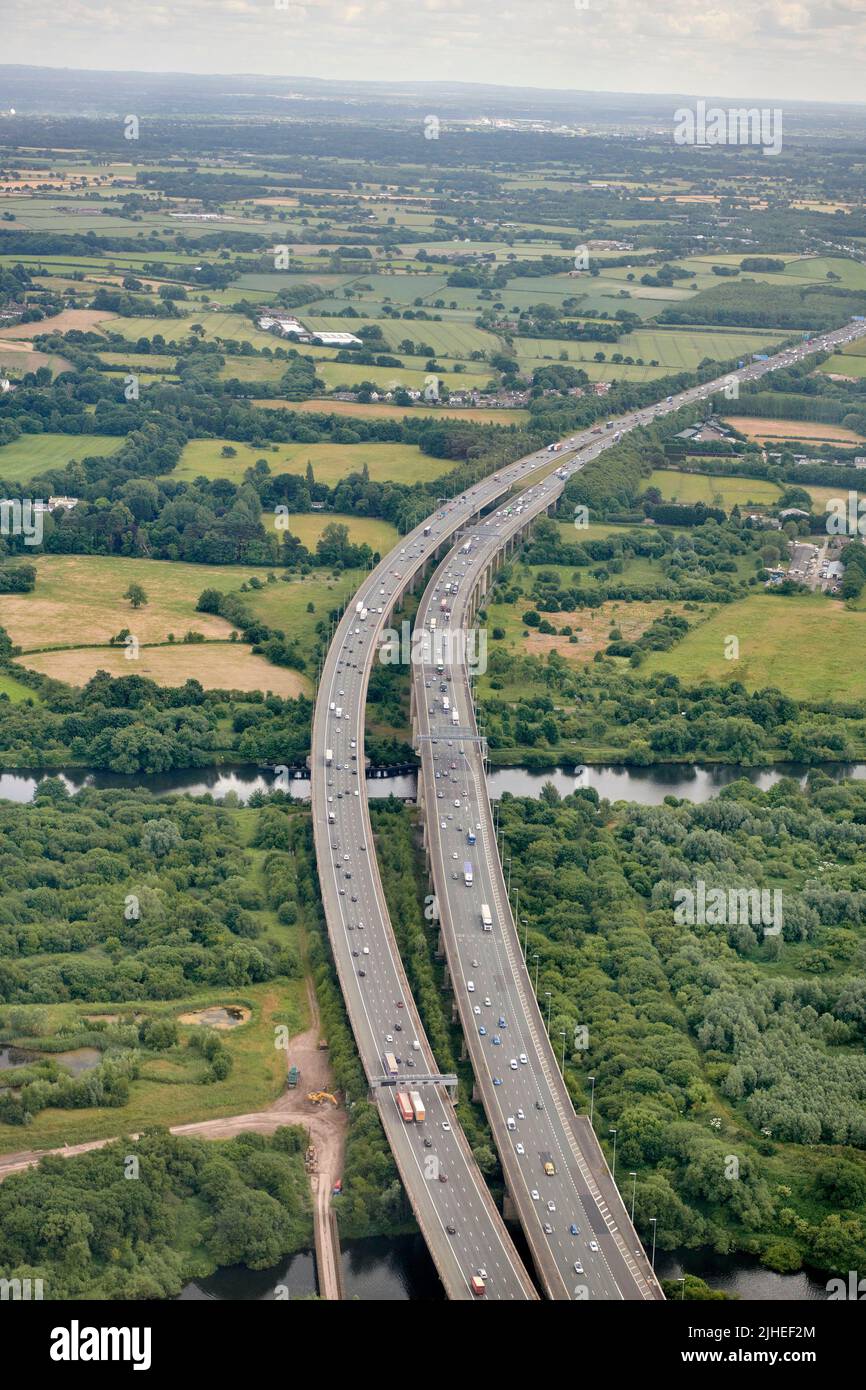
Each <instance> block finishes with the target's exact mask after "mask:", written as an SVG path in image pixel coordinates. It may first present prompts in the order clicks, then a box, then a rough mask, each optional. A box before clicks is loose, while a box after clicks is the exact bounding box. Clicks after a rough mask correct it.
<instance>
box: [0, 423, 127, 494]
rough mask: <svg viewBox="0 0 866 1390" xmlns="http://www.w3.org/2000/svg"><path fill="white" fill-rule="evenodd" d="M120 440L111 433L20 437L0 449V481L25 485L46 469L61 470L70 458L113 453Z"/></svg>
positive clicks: (121, 441)
mask: <svg viewBox="0 0 866 1390" xmlns="http://www.w3.org/2000/svg"><path fill="white" fill-rule="evenodd" d="M122 444H123V439H122V437H121V436H119V435H112V434H22V435H21V436H20V437H19V438H18V439H14V440H13V441H12V443H11V444H4V445H2V446H0V478H4V479H5V480H6V482H20V483H26V482H29V481H30V479H31V478H35V477H37V476H38V475H39V474H40V473H44V472H45V471H46V469H49V468H65V467H66V465H67V463H69V462H70V461H71V460H72V459H83V458H87V457H88V455H91V454H94V455H96V454H99V455H101V456H105V455H106V454H114V453H116V452H117V450H118V449H119V448H120V447H121V446H122Z"/></svg>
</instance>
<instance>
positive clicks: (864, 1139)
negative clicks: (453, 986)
mask: <svg viewBox="0 0 866 1390" xmlns="http://www.w3.org/2000/svg"><path fill="white" fill-rule="evenodd" d="M667 800H668V803H669V804H666V805H664V806H659V807H645V806H635V805H627V804H621V805H619V806H618V807H617V808H616V809H615V810H614V811H611V808H610V807H609V806H607V805H605V804H602V805H599V804H598V799H597V797H596V796H595V795H594V793H592V792H588V791H587V792H578V793H577V794H575V795H572V796H570V797H568V798H567V799H566V800H564V801H561V800H560V798H559V795H558V794H557V793H556V792H555V790H554V789H553V788H552V787H548V788H547V789H546V791H545V793H544V794H543V795H542V798H541V800H540V801H530V800H517V799H514V798H511V797H509V796H506V797H505V798H504V799H503V801H502V805H501V814H500V826H501V827H502V834H503V843H504V846H505V852H506V853H507V854H508V855H509V856H510V858H511V861H512V866H513V879H512V882H513V886H514V887H519V890H520V905H521V916H522V917H523V918H524V919H525V922H526V924H527V925H528V928H529V936H528V942H529V946H528V949H529V956H530V959H532V958H533V957H534V956H535V954H536V953H538V956H539V990H540V991H541V993H542V997H543V994H544V992H545V991H548V990H549V991H551V993H552V1014H551V1033H552V1036H553V1037H554V1038H556V1037H558V1036H559V1033H560V1031H561V1030H562V1029H565V1030H566V1033H567V1036H568V1037H569V1038H571V1037H575V1038H577V1037H578V1036H579V1035H578V1034H575V1028H576V1027H586V1028H587V1029H588V1044H587V1047H586V1048H585V1049H584V1050H580V1051H571V1049H570V1048H569V1049H567V1051H566V1077H567V1081H568V1084H569V1086H570V1088H571V1090H572V1094H573V1096H574V1098H575V1102H576V1104H577V1105H578V1107H579V1108H581V1109H585V1108H586V1107H587V1105H588V1100H589V1094H588V1092H589V1083H588V1081H587V1077H588V1076H589V1075H594V1076H595V1077H596V1087H595V1116H596V1129H597V1131H598V1133H599V1134H600V1135H603V1136H606V1135H607V1130H608V1126H609V1125H615V1126H617V1128H618V1141H617V1144H618V1150H617V1152H618V1158H617V1162H618V1164H622V1165H623V1167H624V1168H634V1169H636V1170H637V1172H638V1183H637V1206H636V1224H637V1228H638V1231H639V1232H641V1233H643V1234H647V1233H648V1232H649V1218H650V1217H652V1216H657V1217H658V1239H659V1242H660V1244H661V1246H662V1248H667V1249H673V1248H676V1247H682V1246H687V1247H688V1246H700V1245H708V1244H709V1245H713V1246H714V1247H715V1248H716V1249H717V1250H720V1251H725V1250H729V1249H733V1248H739V1249H746V1250H750V1251H753V1252H754V1253H756V1254H759V1255H760V1257H761V1259H762V1260H763V1261H764V1262H765V1263H766V1264H768V1265H770V1267H772V1268H774V1269H779V1270H791V1269H796V1268H799V1267H800V1265H801V1263H803V1262H805V1263H807V1264H811V1265H813V1266H816V1267H818V1268H820V1269H833V1270H847V1269H849V1268H851V1269H855V1268H857V1267H858V1264H859V1265H862V1262H863V1259H864V1246H866V1161H864V1154H863V1150H864V1148H866V1120H864V1105H863V1101H864V1099H866V1060H864V1040H866V1012H864V1000H866V994H864V971H866V934H864V921H866V918H864V909H866V892H864V889H866V879H864V874H863V867H862V865H863V844H864V835H866V829H864V824H866V789H864V788H863V787H862V786H861V785H860V784H858V783H856V782H849V783H845V784H843V785H841V786H840V785H835V784H831V783H830V782H829V781H828V779H826V778H825V777H822V776H821V775H813V776H812V778H811V780H810V785H809V787H808V788H807V789H806V790H805V791H801V790H800V789H799V788H798V787H797V785H796V784H795V783H792V782H790V781H783V782H780V783H779V784H778V785H777V786H776V787H775V788H774V789H773V790H772V791H771V792H767V793H761V792H758V791H756V790H755V789H754V788H753V787H751V786H750V785H748V784H746V783H742V782H741V783H736V784H734V785H732V786H730V787H728V788H726V789H725V790H724V791H723V792H722V793H721V794H720V796H719V797H717V798H716V799H715V800H713V801H710V802H706V803H704V804H701V805H692V804H689V803H686V802H682V803H678V802H676V801H675V799H674V798H672V797H671V798H668V799H667ZM698 880H703V881H704V882H705V883H706V884H708V885H711V886H716V887H723V888H728V887H731V886H737V887H748V888H751V887H756V888H761V887H767V886H769V885H772V886H773V887H774V888H777V889H779V890H780V891H781V893H782V895H783V897H782V901H783V908H784V927H783V931H782V934H781V935H780V936H772V935H763V934H762V929H761V927H758V928H757V930H754V929H753V928H752V927H751V926H749V925H747V924H744V923H735V924H731V925H720V926H710V925H706V926H701V925H697V926H693V927H689V926H683V925H677V922H676V920H675V917H674V912H673V908H674V893H675V891H676V889H677V887H680V886H683V885H690V884H691V885H694V884H695V883H696V882H697V881H698ZM731 1154H733V1155H734V1156H736V1157H738V1161H739V1177H738V1178H737V1179H736V1180H731V1179H730V1176H726V1156H728V1155H731Z"/></svg>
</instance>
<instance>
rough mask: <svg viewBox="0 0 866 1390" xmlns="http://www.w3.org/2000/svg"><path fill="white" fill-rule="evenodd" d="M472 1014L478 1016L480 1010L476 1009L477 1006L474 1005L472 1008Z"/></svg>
mask: <svg viewBox="0 0 866 1390" xmlns="http://www.w3.org/2000/svg"><path fill="white" fill-rule="evenodd" d="M472 1012H473V1013H474V1014H480V1013H481V1010H480V1009H479V1007H478V1005H477V1004H476V1005H475V1007H474V1008H473V1010H472Z"/></svg>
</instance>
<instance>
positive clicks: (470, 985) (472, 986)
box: [466, 980, 517, 1068]
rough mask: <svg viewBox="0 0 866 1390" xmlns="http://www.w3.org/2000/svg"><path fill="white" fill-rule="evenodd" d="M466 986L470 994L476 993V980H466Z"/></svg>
mask: <svg viewBox="0 0 866 1390" xmlns="http://www.w3.org/2000/svg"><path fill="white" fill-rule="evenodd" d="M466 988H467V989H468V990H469V993H470V994H474V993H475V981H474V980H467V981H466ZM514 1066H515V1068H516V1066H517V1063H516V1062H515V1063H514Z"/></svg>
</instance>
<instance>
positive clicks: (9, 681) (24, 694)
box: [0, 671, 40, 705]
mask: <svg viewBox="0 0 866 1390" xmlns="http://www.w3.org/2000/svg"><path fill="white" fill-rule="evenodd" d="M0 695H5V696H6V697H7V699H8V700H9V701H10V702H11V703H12V704H13V705H20V703H21V701H22V700H35V701H36V702H37V703H38V702H39V700H40V696H39V695H37V693H36V691H35V690H31V689H30V687H29V686H26V685H24V684H22V682H21V681H17V680H16V679H15V677H14V676H10V675H9V674H8V672H6V671H0Z"/></svg>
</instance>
